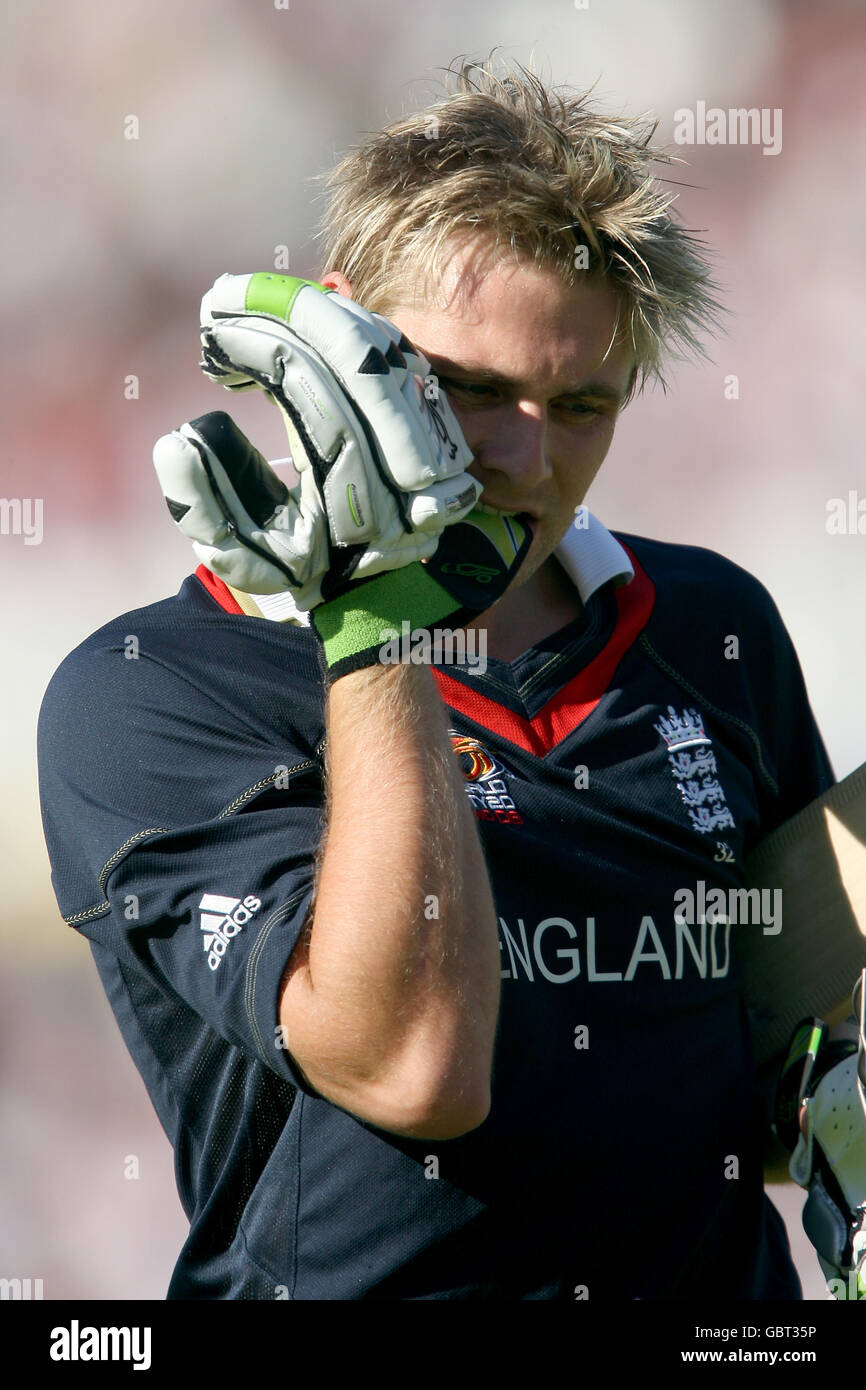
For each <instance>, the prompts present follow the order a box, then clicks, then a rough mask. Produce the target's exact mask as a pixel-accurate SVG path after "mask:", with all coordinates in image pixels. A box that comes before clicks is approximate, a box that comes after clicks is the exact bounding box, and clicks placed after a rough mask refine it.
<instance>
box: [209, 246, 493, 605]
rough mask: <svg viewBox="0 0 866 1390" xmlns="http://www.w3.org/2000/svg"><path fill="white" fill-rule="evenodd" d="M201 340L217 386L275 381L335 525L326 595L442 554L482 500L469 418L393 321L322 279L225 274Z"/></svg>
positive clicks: (298, 460) (240, 559) (297, 449)
mask: <svg viewBox="0 0 866 1390" xmlns="http://www.w3.org/2000/svg"><path fill="white" fill-rule="evenodd" d="M202 345H203V356H204V360H203V362H202V367H203V369H204V371H205V373H206V375H208V376H209V377H210V378H211V380H214V381H219V382H221V383H222V384H223V385H225V386H226V387H228V389H230V390H249V389H257V388H262V389H264V390H265V391H266V392H267V393H268V394H269V395H270V396H271V398H272V399H273V400H275V401H276V403H277V404H278V405H279V406H280V409H281V411H282V412H283V417H284V419H285V422H286V427H287V430H288V433H289V438H290V441H291V444H292V456H293V462H294V463H295V466H296V468H297V470H298V473H299V474H300V476H301V483H302V490H303V492H304V496H305V497H307V498H308V499H309V500H310V504H311V510H316V507H315V506H314V505H313V502H314V497H316V496H317V497H318V510H319V512H320V513H321V515H322V516H323V517H324V518H325V521H326V525H327V544H328V549H329V558H328V563H327V567H326V575H325V581H324V583H325V596H327V592H328V590H329V588H330V587H331V586H332V585H334V584H337V585H342V584H343V583H344V582H345V581H346V580H347V579H361V578H366V577H369V576H371V575H374V574H379V573H381V572H383V571H385V570H390V569H395V568H399V567H402V566H403V565H407V564H410V563H411V562H413V561H415V560H421V559H427V558H429V557H430V556H431V555H432V554H433V553H434V551H435V549H436V546H437V543H438V539H439V536H440V535H441V533H442V531H443V530H444V528H445V526H447V525H451V524H452V523H454V522H457V521H461V520H462V519H463V518H464V517H465V516H466V515H467V513H468V512H469V511H471V510H472V508H473V507H474V506H475V503H476V501H477V500H478V498H479V497H480V495H481V491H482V488H481V484H480V483H478V482H476V480H475V479H473V478H471V477H470V476H469V474H468V473H467V472H466V471H465V470H466V468H467V467H468V466H469V464H470V463H471V461H472V454H471V452H470V450H469V448H468V446H467V444H466V441H465V440H464V438H463V435H462V432H461V430H460V427H459V425H458V423H457V420H456V418H455V417H454V414H453V412H452V411H451V408H450V406H449V405H448V402H447V400H446V398H445V396H444V395H443V394H440V393H439V392H438V391H437V390H436V389H435V378H430V377H429V363H428V362H427V360H426V358H424V357H423V356H422V355H421V354H420V353H418V352H417V350H416V349H414V348H413V347H412V345H411V344H410V343H409V342H408V339H406V338H405V337H404V335H403V334H402V333H401V332H400V330H399V329H398V328H397V327H396V326H395V325H394V324H391V323H390V322H389V321H388V320H387V319H384V318H382V317H381V316H380V315H372V314H369V313H368V312H367V311H366V310H365V309H363V308H362V307H361V306H360V305H358V304H355V303H354V301H352V300H347V299H345V298H344V297H343V296H342V295H338V294H336V293H334V292H333V291H325V290H323V288H322V287H321V286H317V285H315V284H313V283H312V282H310V281H304V280H298V279H294V278H293V277H290V276H283V275H271V274H267V273H262V274H255V275H240V276H238V275H223V276H220V278H219V279H218V280H217V282H216V284H215V285H214V287H213V289H211V290H210V291H209V292H208V293H207V294H206V295H205V297H204V299H203V301H202ZM425 381H426V382H427V383H428V386H427V389H426V390H425ZM431 384H432V386H433V389H432V390H431V389H430V386H431ZM223 553H225V552H223ZM234 573H235V578H234V579H233V580H232V581H231V582H232V583H233V584H234V586H235V587H237V588H241V589H247V588H248V587H249V586H252V585H253V584H254V583H255V584H259V585H260V579H259V577H258V573H259V572H258V570H256V578H255V579H254V577H253V573H252V567H251V572H250V574H249V575H248V576H247V575H245V573H244V556H243V555H239V556H237V557H236V563H235V565H234ZM279 587H286V585H285V583H281V584H280V586H279ZM249 591H250V592H260V593H264V592H275V591H276V590H274V589H271V590H266V589H263V588H261V587H259V588H258V589H256V588H252V587H249ZM296 601H297V599H296Z"/></svg>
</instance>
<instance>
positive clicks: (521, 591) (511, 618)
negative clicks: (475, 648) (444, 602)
mask: <svg viewBox="0 0 866 1390" xmlns="http://www.w3.org/2000/svg"><path fill="white" fill-rule="evenodd" d="M581 612H582V604H581V602H580V597H579V595H578V592H577V590H576V589H575V587H574V585H573V583H572V582H571V580H570V579H569V577H568V575H567V574H566V573H565V571H564V569H563V568H562V566H561V565H560V563H559V561H558V560H557V559H556V556H555V555H551V556H550V557H549V558H548V559H547V560H545V562H544V564H543V565H541V566H539V568H538V569H537V570H536V571H535V574H533V575H532V576H531V577H530V578H529V579H527V581H526V582H525V583H524V584H520V585H518V587H517V588H515V589H510V590H509V591H508V593H507V594H504V595H503V597H502V598H501V599H500V600H499V602H498V603H495V604H494V605H493V607H492V608H488V610H487V612H486V613H482V614H481V617H480V618H476V620H475V622H473V623H469V624H468V626H469V627H474V628H486V630H487V653H488V655H489V656H492V657H494V659H496V660H498V661H514V660H515V658H516V657H518V656H521V655H522V653H523V652H525V651H526V650H527V649H528V648H529V647H531V646H533V645H534V644H535V643H536V642H540V641H541V640H542V638H544V637H549V636H550V634H551V633H552V632H558V631H559V629H560V628H561V627H565V625H566V624H567V623H570V622H573V621H574V619H575V618H578V617H579V616H580V614H581Z"/></svg>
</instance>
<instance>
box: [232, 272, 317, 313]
mask: <svg viewBox="0 0 866 1390" xmlns="http://www.w3.org/2000/svg"><path fill="white" fill-rule="evenodd" d="M305 285H312V287H313V289H314V290H321V292H322V294H331V293H332V291H331V290H329V289H328V288H327V286H326V285H320V284H318V282H317V281H315V280H299V279H298V277H297V276H296V275H272V274H270V273H269V272H268V271H266V270H258V271H256V273H255V275H251V276H250V283H249V284H248V285H247V292H246V294H245V296H244V309H245V310H246V312H247V313H248V314H273V316H274V317H275V318H278V319H285V321H286V323H288V321H289V315H290V314H291V312H292V305H293V304H294V302H295V300H296V299H297V297H298V295H299V293H300V291H301V290H302V289H303V288H304V286H305Z"/></svg>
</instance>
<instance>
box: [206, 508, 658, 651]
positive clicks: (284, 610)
mask: <svg viewBox="0 0 866 1390" xmlns="http://www.w3.org/2000/svg"><path fill="white" fill-rule="evenodd" d="M553 553H554V555H555V556H556V558H557V560H558V561H559V563H560V564H561V565H562V568H563V569H564V570H565V572H566V574H567V575H568V577H569V579H570V580H571V581H572V583H573V584H574V586H575V588H576V589H577V592H578V593H579V594H580V601H581V603H583V604H584V605H585V604H587V603H588V602H589V600H590V599H591V598H592V596H593V594H594V593H595V592H596V591H597V590H598V589H600V588H601V587H602V585H603V584H607V583H608V581H609V580H611V579H612V580H613V582H614V584H617V585H619V584H630V583H631V581H632V580H633V579H634V569H633V568H632V564H631V561H630V560H629V558H628V555H627V554H626V552H625V550H624V549H623V547H622V546H621V545H620V543H619V541H618V540H616V539H615V537H614V536H612V535H611V533H610V531H608V529H607V527H606V526H605V525H604V524H603V523H602V522H601V521H599V519H598V517H596V516H593V514H592V512H590V511H588V510H587V508H586V507H580V508H579V509H578V512H577V514H576V516H575V520H574V524H573V525H572V526H570V527H569V528H568V531H567V533H566V535H565V536H564V537H563V538H562V540H561V541H560V543H559V545H558V546H557V547H556V550H555V551H554V552H553ZM229 588H231V586H230V585H229ZM231 592H232V594H233V595H234V597H235V599H236V600H237V602H238V603H239V604H240V606H241V607H242V608H243V610H244V612H245V613H251V614H253V615H254V616H256V617H258V616H259V614H261V616H262V617H263V618H270V619H271V621H272V622H277V623H292V622H293V623H301V624H304V625H305V626H308V625H309V622H310V615H309V613H301V612H299V611H298V609H297V608H296V607H295V601H294V599H293V598H292V596H291V594H290V593H287V592H284V593H280V594H242V593H241V592H240V591H239V590H237V589H231Z"/></svg>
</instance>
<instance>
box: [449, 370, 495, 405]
mask: <svg viewBox="0 0 866 1390" xmlns="http://www.w3.org/2000/svg"><path fill="white" fill-rule="evenodd" d="M439 384H440V386H442V387H443V388H444V389H445V390H446V391H447V392H448V394H449V396H457V397H462V398H463V399H464V400H469V401H478V402H487V401H491V400H496V399H497V390H496V387H495V386H491V385H490V384H489V383H488V382H483V381H456V380H455V379H454V377H450V376H440V378H439Z"/></svg>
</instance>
